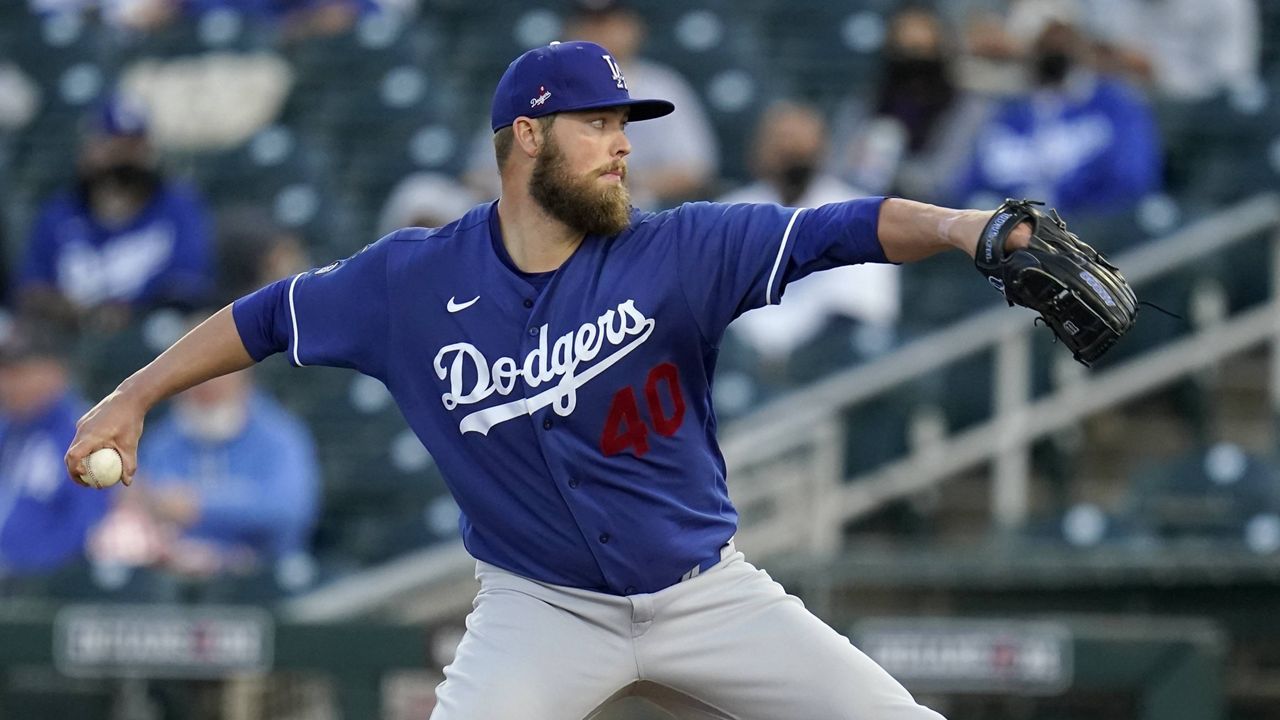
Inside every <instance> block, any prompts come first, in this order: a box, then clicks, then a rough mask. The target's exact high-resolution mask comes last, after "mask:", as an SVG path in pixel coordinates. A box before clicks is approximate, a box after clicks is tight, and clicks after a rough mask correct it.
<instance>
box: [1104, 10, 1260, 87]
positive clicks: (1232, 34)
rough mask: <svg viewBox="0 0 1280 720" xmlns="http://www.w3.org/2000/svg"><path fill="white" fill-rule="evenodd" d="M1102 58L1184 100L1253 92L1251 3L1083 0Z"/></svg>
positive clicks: (1256, 32) (1255, 54) (1254, 13)
mask: <svg viewBox="0 0 1280 720" xmlns="http://www.w3.org/2000/svg"><path fill="white" fill-rule="evenodd" d="M1089 16H1090V17H1089V26H1090V28H1091V29H1092V30H1093V33H1094V35H1095V36H1096V37H1097V38H1098V40H1099V42H1100V45H1101V51H1102V59H1103V60H1104V61H1105V63H1106V64H1107V65H1108V66H1110V67H1112V68H1114V69H1116V70H1119V71H1123V72H1127V73H1129V74H1131V75H1133V76H1135V77H1137V78H1139V79H1141V80H1143V81H1145V82H1148V83H1151V84H1152V85H1153V86H1154V87H1155V88H1156V89H1157V90H1158V92H1159V94H1160V95H1161V96H1163V97H1165V98H1168V99H1170V100H1175V101H1180V102H1190V101H1197V100H1207V99H1209V98H1212V97H1215V96H1221V95H1224V94H1230V93H1236V92H1242V93H1249V92H1252V91H1253V90H1254V89H1255V88H1256V87H1257V86H1258V84H1259V82H1260V81H1259V78H1258V60H1259V52H1260V45H1261V34H1262V33H1261V28H1260V27H1259V20H1258V7H1257V4H1256V3H1255V2H1254V1H1253V0H1215V2H1212V3H1207V2H1204V1H1203V0H1090V1H1089Z"/></svg>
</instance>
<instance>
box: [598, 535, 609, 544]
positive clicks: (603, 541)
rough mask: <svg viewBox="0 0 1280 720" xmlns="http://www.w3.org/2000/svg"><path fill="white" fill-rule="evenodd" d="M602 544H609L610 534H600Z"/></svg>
mask: <svg viewBox="0 0 1280 720" xmlns="http://www.w3.org/2000/svg"><path fill="white" fill-rule="evenodd" d="M600 542H602V543H607V542H609V533H601V534H600Z"/></svg>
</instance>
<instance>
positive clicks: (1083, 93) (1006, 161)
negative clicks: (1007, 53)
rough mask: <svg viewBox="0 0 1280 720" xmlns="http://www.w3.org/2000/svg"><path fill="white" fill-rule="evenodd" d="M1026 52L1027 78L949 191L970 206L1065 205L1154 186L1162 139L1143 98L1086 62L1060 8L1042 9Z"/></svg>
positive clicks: (1085, 49) (1119, 197) (1116, 198)
mask: <svg viewBox="0 0 1280 720" xmlns="http://www.w3.org/2000/svg"><path fill="white" fill-rule="evenodd" d="M1034 37H1035V38H1036V39H1035V42H1034V44H1033V46H1032V54H1031V55H1030V57H1029V58H1028V59H1027V61H1026V62H1027V65H1028V70H1029V72H1030V73H1031V76H1032V78H1033V80H1034V82H1033V87H1032V88H1031V89H1030V90H1029V91H1028V92H1026V93H1024V94H1022V95H1019V96H1016V97H1013V98H1010V99H1008V100H1005V101H1003V102H1002V103H1001V105H1000V107H999V108H998V109H997V110H996V113H995V116H994V117H993V118H992V119H991V120H990V121H988V122H987V123H986V124H985V125H984V126H983V127H982V128H981V129H980V130H979V133H978V137H977V140H976V142H975V145H974V148H973V152H972V158H971V161H970V165H969V168H968V170H967V172H966V173H965V174H964V175H963V176H962V177H961V178H960V181H959V183H958V184H957V187H956V190H957V192H956V197H954V198H953V199H952V200H953V201H954V202H959V203H963V204H966V205H968V204H973V203H976V204H977V205H978V206H981V205H991V204H993V203H994V202H998V201H999V200H1000V199H1002V198H1005V197H1030V198H1036V199H1041V200H1044V201H1045V202H1046V203H1048V204H1049V205H1052V206H1055V207H1057V208H1058V209H1060V210H1061V211H1062V212H1063V213H1064V214H1068V213H1087V214H1088V213H1092V214H1097V215H1101V214H1106V213H1110V212H1120V211H1125V210H1128V209H1130V208H1132V207H1133V206H1134V205H1136V203H1137V202H1138V201H1139V200H1140V199H1141V198H1142V197H1144V196H1145V195H1147V194H1149V193H1151V192H1153V191H1155V190H1157V189H1158V183H1159V176H1160V142H1159V138H1158V136H1157V131H1156V126H1155V121H1154V118H1153V117H1152V113H1151V109H1150V108H1149V106H1148V105H1147V103H1146V101H1145V100H1144V99H1143V98H1142V97H1141V95H1139V94H1138V93H1137V92H1136V91H1134V90H1133V89H1132V88H1130V87H1129V86H1127V85H1125V84H1124V83H1122V82H1120V81H1118V80H1116V79H1114V78H1111V77H1107V76H1104V75H1100V74H1098V73H1097V72H1095V71H1094V70H1092V69H1091V68H1090V67H1089V64H1090V55H1089V45H1088V41H1087V39H1086V38H1085V37H1084V36H1083V35H1081V33H1080V32H1079V30H1078V29H1077V27H1076V26H1075V25H1074V24H1073V19H1072V18H1071V16H1070V15H1068V14H1065V13H1063V14H1059V15H1056V16H1051V17H1050V16H1047V17H1046V22H1045V25H1044V26H1043V29H1042V30H1040V31H1038V32H1037V33H1035V35H1034Z"/></svg>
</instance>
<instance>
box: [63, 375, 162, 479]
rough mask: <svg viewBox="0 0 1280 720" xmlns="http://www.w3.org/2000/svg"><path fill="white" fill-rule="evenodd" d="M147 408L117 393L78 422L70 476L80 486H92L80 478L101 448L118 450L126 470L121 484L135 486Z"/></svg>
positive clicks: (69, 454)
mask: <svg viewBox="0 0 1280 720" xmlns="http://www.w3.org/2000/svg"><path fill="white" fill-rule="evenodd" d="M146 414H147V408H146V407H145V406H144V405H143V404H142V403H140V402H138V401H137V400H136V399H135V398H134V397H132V396H130V395H129V394H127V393H125V392H122V391H120V390H116V391H115V392H113V393H111V394H110V395H108V396H106V397H105V398H103V399H102V402H100V403H98V404H97V405H95V406H93V409H91V410H90V411H89V412H87V413H85V414H84V417H82V418H80V421H79V422H77V423H76V436H75V439H74V440H72V441H71V447H70V448H69V449H68V450H67V455H66V463H67V474H69V475H70V476H71V479H72V480H74V481H76V482H77V483H79V484H81V485H84V486H85V487H89V485H88V484H87V483H85V482H84V481H83V480H81V479H80V476H81V475H83V474H84V472H85V467H84V461H85V458H87V457H89V454H90V453H92V452H93V451H94V450H97V449H99V448H105V447H109V448H115V449H116V451H117V452H119V453H120V460H121V464H122V465H123V468H124V471H123V474H122V475H121V481H122V482H124V484H125V485H131V484H133V474H134V473H135V472H137V470H138V439H139V438H140V437H142V421H143V418H144V417H145V416H146Z"/></svg>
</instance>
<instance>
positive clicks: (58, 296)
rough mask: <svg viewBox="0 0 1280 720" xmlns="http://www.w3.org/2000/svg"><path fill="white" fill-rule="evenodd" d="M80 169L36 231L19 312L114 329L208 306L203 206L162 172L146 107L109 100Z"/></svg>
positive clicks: (208, 269) (208, 265)
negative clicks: (171, 308) (169, 309)
mask: <svg viewBox="0 0 1280 720" xmlns="http://www.w3.org/2000/svg"><path fill="white" fill-rule="evenodd" d="M77 170H78V179H77V183H76V185H75V187H74V188H72V189H69V190H66V191H64V192H61V193H59V194H58V195H56V196H55V197H53V198H52V199H50V200H49V201H47V202H46V203H45V204H44V206H43V208H42V209H41V211H40V213H39V216H38V218H37V220H36V222H35V226H34V228H33V229H32V231H31V236H30V240H29V242H28V244H27V249H26V258H25V262H24V264H23V266H22V268H21V270H20V271H19V277H18V281H17V291H18V295H19V305H20V307H21V309H22V310H23V312H24V313H26V314H29V315H33V316H36V317H40V318H44V319H48V320H55V321H61V322H63V323H66V324H70V325H75V324H78V323H82V322H85V321H87V322H88V324H89V325H91V326H94V327H97V328H99V329H105V330H111V329H114V328H118V327H120V326H122V325H124V324H125V323H126V322H128V319H129V318H130V316H131V315H132V313H133V312H134V311H137V310H141V309H144V308H147V307H151V306H156V305H169V304H171V305H178V306H185V307H193V306H196V305H199V304H202V303H204V302H205V301H206V300H207V297H208V295H209V293H210V292H211V291H212V289H213V287H212V286H213V279H212V267H211V265H212V258H211V254H212V253H211V247H210V236H209V220H208V217H207V214H206V209H205V205H204V201H203V199H201V198H200V196H199V195H198V194H197V193H196V191H195V190H194V189H193V188H190V187H187V186H184V185H180V184H177V183H175V182H173V181H170V180H168V179H166V178H165V177H164V176H163V175H162V174H161V172H160V170H159V168H158V165H157V161H156V157H155V153H154V152H153V150H152V147H151V144H150V143H149V142H148V139H147V120H146V117H145V115H144V114H143V113H142V111H141V109H140V108H138V107H137V106H135V105H133V104H131V103H130V102H129V101H127V100H124V99H122V98H121V97H118V96H117V97H112V98H110V99H108V100H107V101H106V102H105V103H104V104H103V105H102V106H101V107H100V109H99V111H98V112H97V114H96V115H95V117H94V118H93V122H92V128H91V129H90V131H89V133H88V136H87V137H86V138H85V141H84V144H83V147H82V148H81V153H80V160H79V167H78V169H77Z"/></svg>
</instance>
